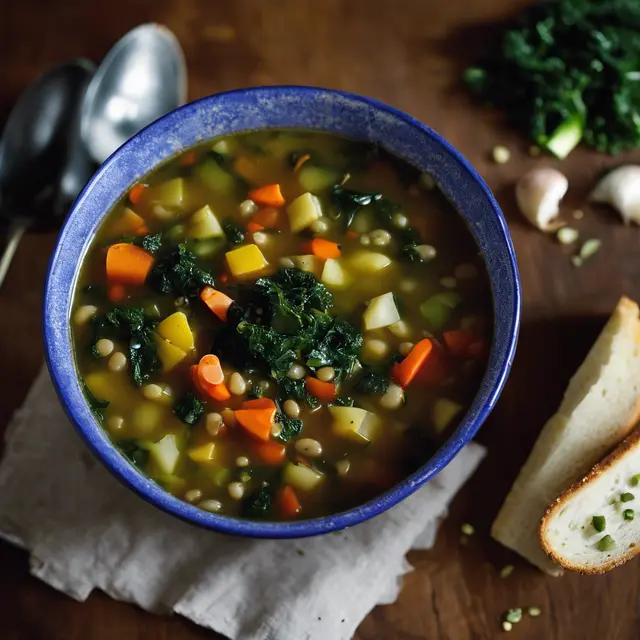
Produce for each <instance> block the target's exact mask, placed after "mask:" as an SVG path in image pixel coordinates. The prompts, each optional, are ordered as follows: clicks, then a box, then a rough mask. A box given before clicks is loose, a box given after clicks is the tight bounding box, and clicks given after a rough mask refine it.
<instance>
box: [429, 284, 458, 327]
mask: <svg viewBox="0 0 640 640" xmlns="http://www.w3.org/2000/svg"><path fill="white" fill-rule="evenodd" d="M461 302H462V298H461V297H460V294H458V293H456V292H455V291H445V292H442V293H436V294H435V295H433V296H431V297H430V298H429V299H427V300H425V301H424V302H423V303H422V304H421V305H420V314H421V315H422V317H423V318H424V319H425V320H426V321H427V323H428V325H429V328H430V329H431V330H432V331H439V330H440V329H442V327H444V325H445V324H447V322H449V319H450V318H451V315H452V314H453V312H454V311H455V309H456V307H458V306H459V305H460V303H461Z"/></svg>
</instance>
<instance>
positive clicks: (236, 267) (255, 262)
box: [225, 244, 269, 278]
mask: <svg viewBox="0 0 640 640" xmlns="http://www.w3.org/2000/svg"><path fill="white" fill-rule="evenodd" d="M225 255H226V258H227V264H228V265H229V271H231V275H233V276H235V277H236V278H237V277H239V276H246V275H247V274H249V273H255V272H256V271H261V270H262V269H264V268H265V267H266V266H267V265H268V264H269V263H268V262H267V261H266V259H265V257H264V256H263V255H262V251H260V249H259V248H258V247H257V245H255V244H247V245H245V246H244V247H239V248H238V249H234V250H233V251H227V253H226V254H225Z"/></svg>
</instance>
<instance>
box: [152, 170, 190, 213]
mask: <svg viewBox="0 0 640 640" xmlns="http://www.w3.org/2000/svg"><path fill="white" fill-rule="evenodd" d="M154 195H155V197H154V201H155V202H157V203H158V204H160V205H162V206H163V207H167V208H169V209H178V208H180V207H181V206H182V203H183V202H184V178H172V179H171V180H167V181H166V182H163V183H162V184H159V185H158V186H157V187H156V190H155V194H154Z"/></svg>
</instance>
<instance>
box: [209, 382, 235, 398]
mask: <svg viewBox="0 0 640 640" xmlns="http://www.w3.org/2000/svg"><path fill="white" fill-rule="evenodd" d="M207 393H208V394H209V396H211V398H212V399H213V400H217V401H218V402H224V401H225V400H228V399H229V398H230V397H231V392H230V391H229V389H227V385H226V384H225V383H224V382H221V383H220V384H212V385H211V387H207Z"/></svg>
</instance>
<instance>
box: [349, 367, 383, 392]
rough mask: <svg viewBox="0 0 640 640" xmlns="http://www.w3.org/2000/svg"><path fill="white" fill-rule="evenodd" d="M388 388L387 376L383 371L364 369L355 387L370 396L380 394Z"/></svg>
mask: <svg viewBox="0 0 640 640" xmlns="http://www.w3.org/2000/svg"><path fill="white" fill-rule="evenodd" d="M388 388H389V377H388V376H386V375H385V374H383V373H378V372H377V371H372V370H371V369H368V370H365V372H364V374H363V375H362V377H361V378H360V380H358V385H357V389H358V391H360V393H365V394H367V395H370V396H380V395H382V394H383V393H385V392H386V391H387V389H388Z"/></svg>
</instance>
